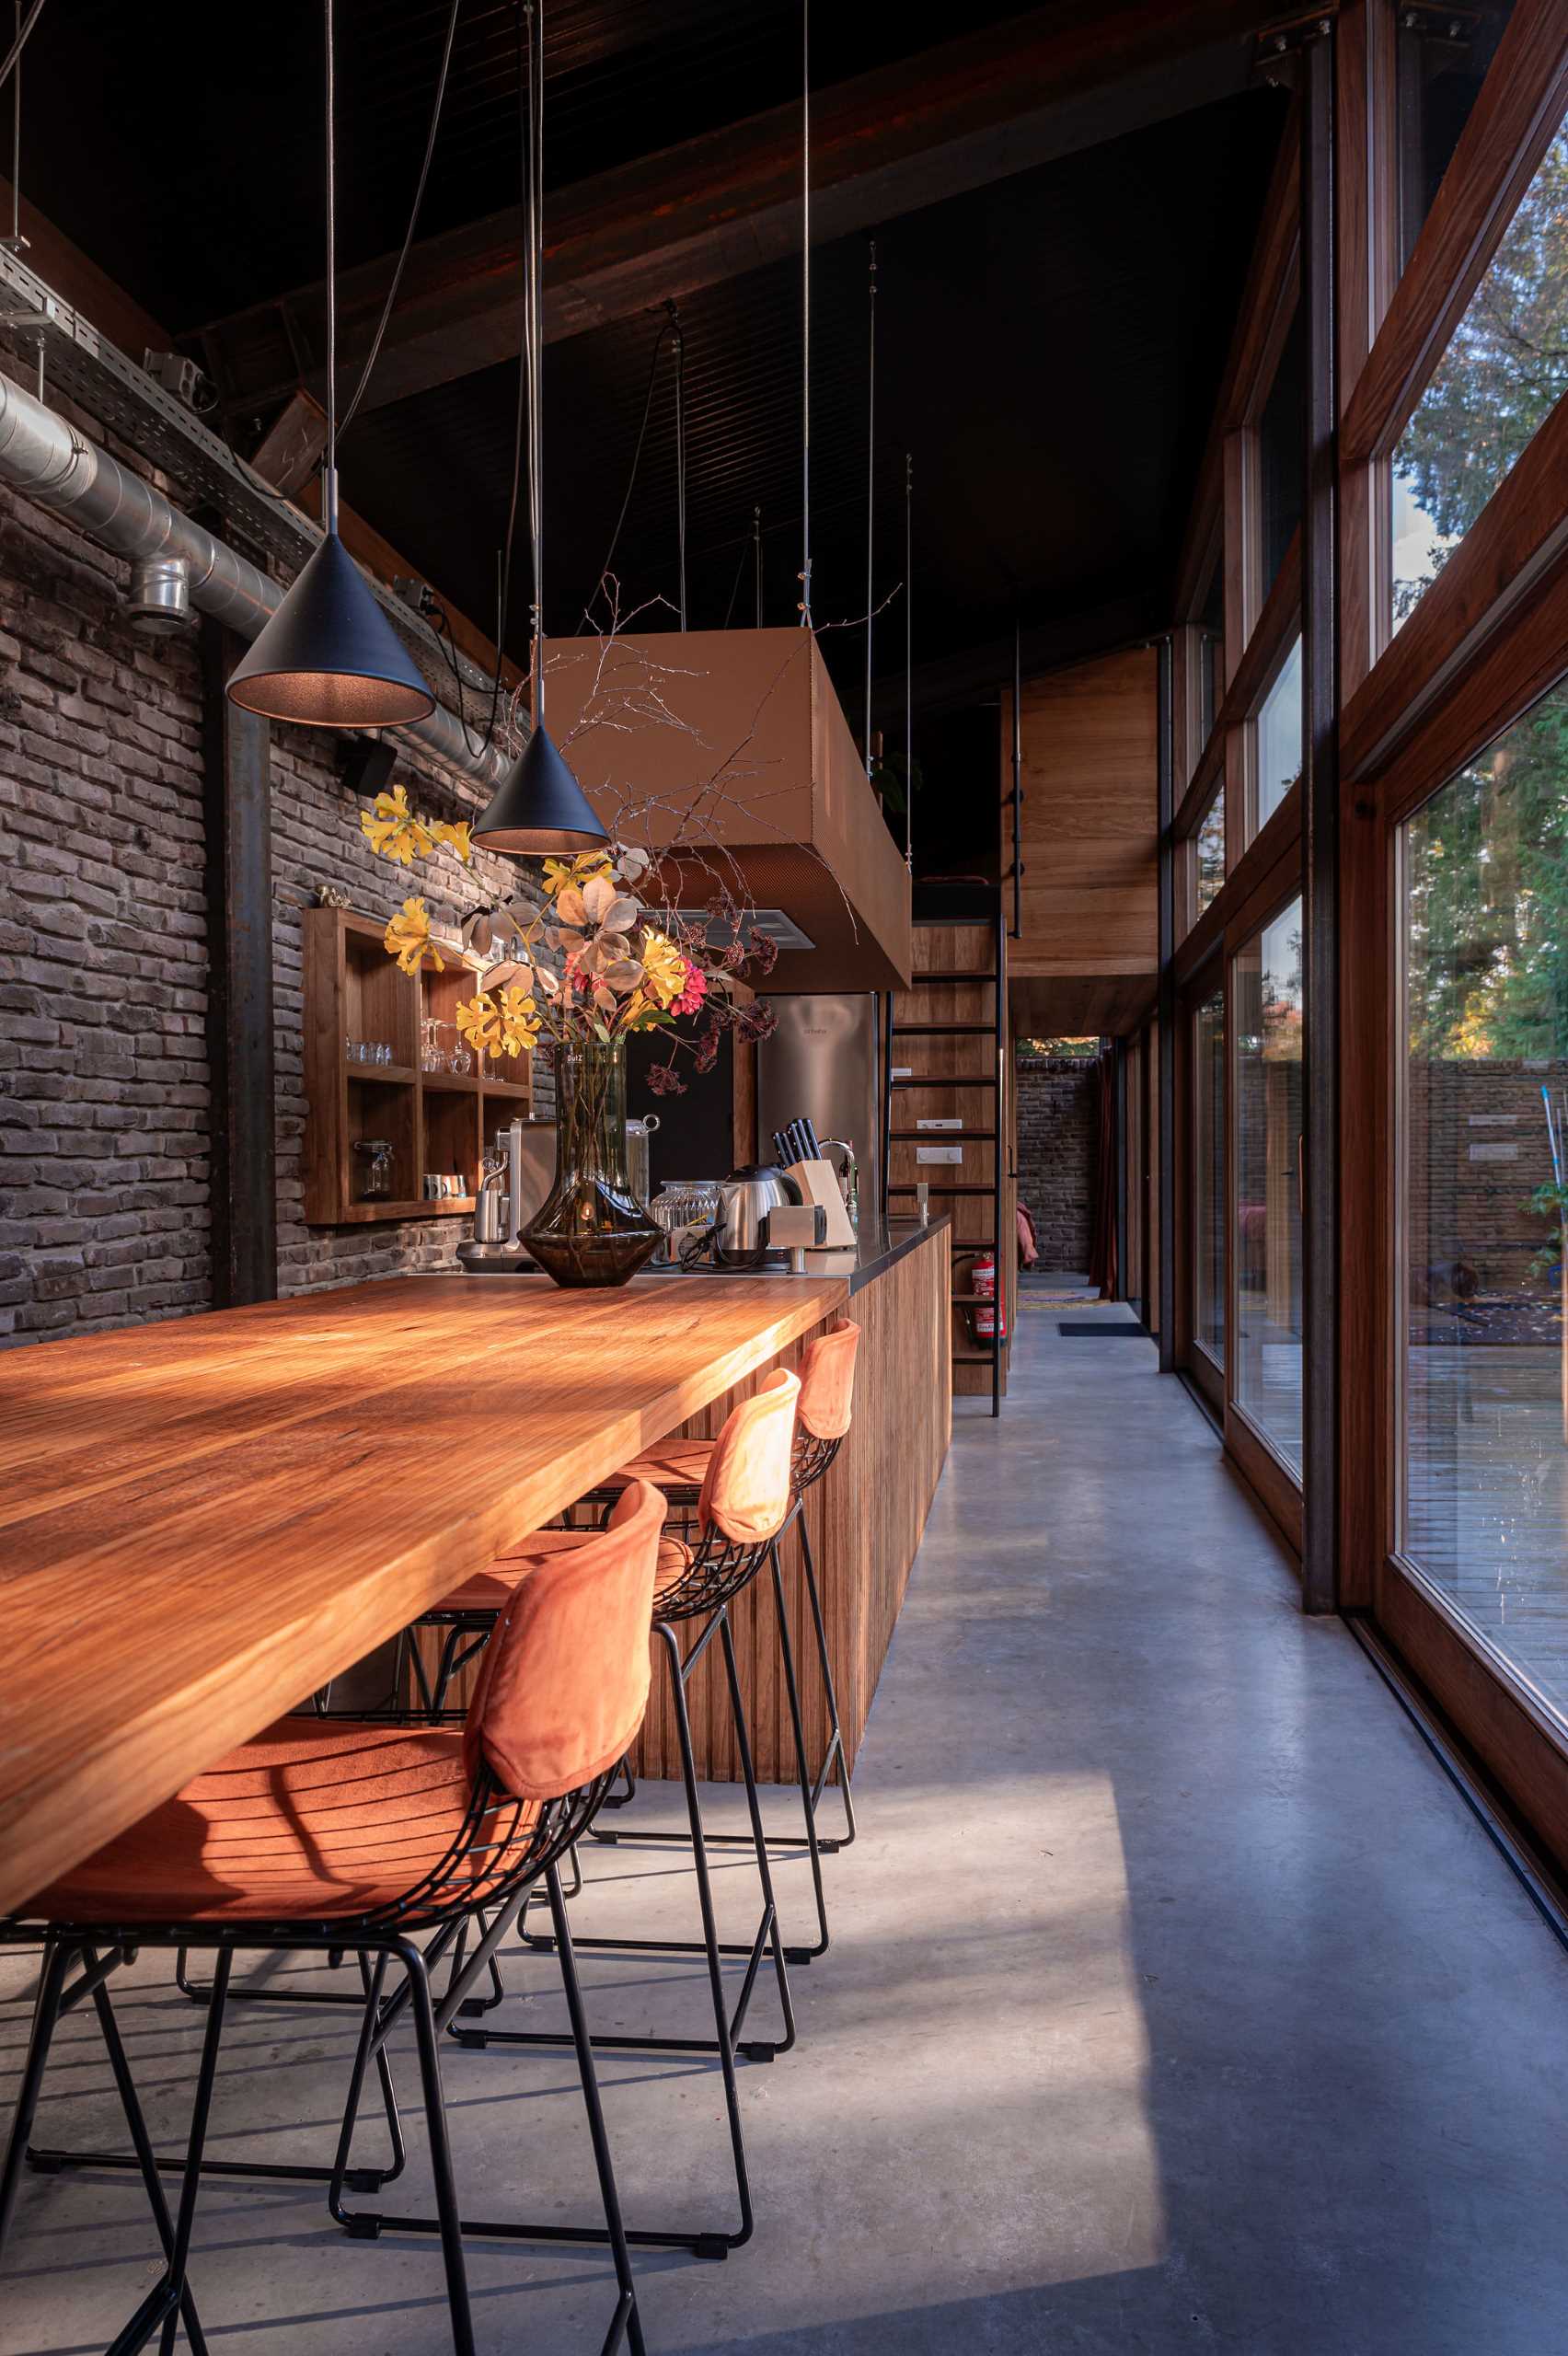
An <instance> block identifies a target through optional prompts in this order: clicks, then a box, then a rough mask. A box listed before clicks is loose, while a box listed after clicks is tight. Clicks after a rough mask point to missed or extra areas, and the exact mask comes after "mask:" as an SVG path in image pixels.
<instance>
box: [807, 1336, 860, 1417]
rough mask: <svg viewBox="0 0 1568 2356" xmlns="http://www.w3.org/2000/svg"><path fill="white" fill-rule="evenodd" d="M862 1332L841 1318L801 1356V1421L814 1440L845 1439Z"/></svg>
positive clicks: (808, 1346) (810, 1344) (809, 1345)
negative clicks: (856, 1354) (856, 1358)
mask: <svg viewBox="0 0 1568 2356" xmlns="http://www.w3.org/2000/svg"><path fill="white" fill-rule="evenodd" d="M859 1346H860V1329H859V1326H858V1325H855V1324H852V1323H851V1322H850V1321H849V1319H848V1318H847V1317H840V1318H839V1319H838V1320H837V1321H836V1322H835V1323H834V1324H832V1325H830V1326H829V1327H828V1329H827V1331H826V1333H825V1334H818V1335H817V1337H816V1339H815V1341H814V1342H808V1343H807V1344H806V1346H805V1348H804V1349H803V1350H802V1351H801V1410H800V1412H801V1423H802V1424H803V1425H804V1426H805V1428H806V1430H807V1431H809V1432H810V1434H811V1436H812V1438H813V1439H842V1438H843V1437H844V1435H845V1433H846V1432H847V1430H848V1428H849V1411H850V1405H851V1403H852V1402H853V1399H854V1396H855V1353H856V1351H857V1350H858V1349H859Z"/></svg>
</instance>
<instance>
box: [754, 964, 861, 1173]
mask: <svg viewBox="0 0 1568 2356" xmlns="http://www.w3.org/2000/svg"><path fill="white" fill-rule="evenodd" d="M771 1003H772V1006H773V1010H774V1012H775V1013H776V1014H777V1016H778V1029H777V1030H776V1031H775V1032H774V1034H773V1036H772V1037H771V1038H770V1039H764V1040H763V1041H762V1042H761V1044H760V1045H759V1046H758V1048H757V1051H756V1135H757V1150H758V1152H759V1153H760V1154H761V1156H762V1159H763V1160H764V1161H771V1160H772V1157H773V1143H772V1139H773V1132H774V1130H775V1129H781V1128H782V1127H783V1126H784V1125H785V1123H786V1122H787V1121H794V1120H799V1119H801V1118H802V1117H803V1118H804V1119H806V1120H808V1121H810V1122H811V1123H812V1124H813V1126H814V1128H815V1130H816V1133H817V1135H818V1137H819V1138H824V1139H825V1138H846V1139H847V1141H848V1143H849V1145H850V1146H851V1148H852V1149H853V1150H854V1154H855V1159H856V1161H857V1162H858V1163H859V1172H860V1211H861V1216H862V1217H865V1216H866V1215H867V1214H868V1213H870V1214H872V1215H874V1214H875V1213H876V1211H877V1210H878V1209H879V1207H880V1206H881V1203H882V999H881V998H880V997H879V996H878V994H877V993H876V992H875V991H874V990H859V991H856V992H854V993H853V994H848V995H846V996H844V997H841V998H825V997H824V998H817V997H810V998H803V997H797V996H793V995H784V994H780V995H778V996H777V997H775V998H774V999H772V1001H771Z"/></svg>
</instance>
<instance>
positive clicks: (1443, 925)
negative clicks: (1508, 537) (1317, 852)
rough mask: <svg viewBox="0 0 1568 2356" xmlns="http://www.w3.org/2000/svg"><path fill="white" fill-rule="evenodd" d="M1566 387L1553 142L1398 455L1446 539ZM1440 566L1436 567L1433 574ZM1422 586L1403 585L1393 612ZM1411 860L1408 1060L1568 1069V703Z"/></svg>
mask: <svg viewBox="0 0 1568 2356" xmlns="http://www.w3.org/2000/svg"><path fill="white" fill-rule="evenodd" d="M1565 389H1568V137H1564V136H1562V134H1560V135H1559V136H1558V138H1557V139H1555V140H1554V141H1553V143H1552V144H1551V148H1550V149H1549V150H1548V152H1547V156H1546V158H1545V160H1544V162H1543V163H1542V164H1541V167H1540V168H1539V171H1538V172H1537V174H1536V176H1535V179H1534V180H1533V181H1532V182H1531V184H1530V187H1529V189H1528V191H1527V192H1526V195H1525V198H1524V201H1523V202H1522V203H1521V205H1520V207H1519V210H1518V212H1517V213H1516V215H1515V217H1514V220H1513V222H1512V224H1511V225H1510V227H1509V229H1508V231H1507V233H1506V235H1505V237H1504V239H1503V242H1502V245H1501V246H1500V248H1498V252H1497V254H1496V257H1495V259H1494V260H1493V263H1492V266H1491V268H1490V269H1489V270H1488V271H1487V272H1486V275H1485V277H1484V278H1483V279H1482V283H1481V284H1480V286H1479V287H1478V288H1477V290H1476V293H1475V295H1474V296H1473V297H1472V299H1471V301H1470V306H1469V308H1468V309H1467V311H1466V313H1465V316H1464V318H1463V319H1462V320H1461V321H1460V323H1459V326H1458V329H1457V330H1456V332H1455V335H1454V339H1453V341H1452V342H1451V343H1450V345H1449V347H1448V349H1447V352H1446V353H1445V355H1444V357H1443V360H1442V363H1441V364H1440V366H1439V367H1438V370H1437V373H1436V375H1435V376H1434V377H1433V379H1432V382H1431V384H1430V385H1429V386H1428V387H1427V389H1426V391H1425V393H1424V395H1423V397H1422V399H1421V401H1420V403H1419V404H1418V406H1417V408H1416V410H1415V413H1414V415H1413V416H1412V419H1411V422H1410V424H1409V426H1408V427H1407V428H1406V431H1405V433H1404V435H1403V437H1402V439H1401V443H1400V445H1399V449H1398V451H1397V452H1396V454H1395V464H1396V468H1397V469H1398V471H1399V472H1400V474H1401V475H1402V476H1403V477H1404V478H1405V479H1406V481H1407V483H1408V484H1409V486H1410V488H1411V489H1412V491H1413V493H1414V496H1415V499H1416V502H1417V503H1418V505H1419V506H1420V507H1421V508H1422V509H1423V511H1424V513H1425V514H1427V515H1428V516H1430V518H1431V519H1432V522H1433V525H1435V529H1436V530H1437V531H1438V532H1439V533H1440V534H1442V535H1443V536H1445V537H1447V538H1448V539H1451V540H1457V539H1458V537H1461V536H1462V535H1463V534H1464V533H1465V532H1466V531H1467V530H1468V529H1469V527H1470V525H1472V524H1473V523H1474V521H1475V519H1476V517H1477V516H1478V515H1479V514H1481V511H1482V508H1483V507H1484V506H1485V504H1486V502H1487V501H1488V500H1489V499H1490V498H1491V497H1492V494H1493V491H1495V490H1496V488H1497V485H1498V484H1499V483H1500V482H1501V481H1502V479H1503V478H1504V476H1505V475H1506V473H1507V472H1508V470H1509V468H1511V467H1512V466H1513V464H1514V462H1515V460H1516V458H1517V457H1518V456H1519V453H1520V452H1521V451H1522V450H1523V449H1524V448H1525V446H1526V445H1527V444H1528V441H1529V440H1530V438H1531V436H1532V435H1533V434H1534V433H1535V432H1536V431H1537V429H1538V427H1539V425H1540V423H1541V422H1542V421H1543V419H1544V418H1545V417H1546V416H1547V414H1548V412H1549V411H1550V410H1551V409H1552V408H1553V407H1554V405H1555V404H1556V402H1557V400H1558V399H1559V398H1560V397H1561V396H1562V393H1563V391H1564V390H1565ZM1446 553H1447V551H1446V550H1444V549H1437V550H1436V551H1435V555H1434V569H1436V568H1437V567H1440V566H1441V564H1442V561H1443V559H1444V556H1445V554H1446ZM1429 579H1430V576H1428V581H1423V582H1419V583H1404V584H1401V599H1400V603H1401V609H1402V610H1405V611H1408V609H1409V607H1410V606H1412V604H1413V603H1414V602H1415V600H1416V598H1417V597H1418V596H1419V595H1420V594H1421V591H1422V590H1423V589H1424V588H1425V587H1426V586H1427V585H1428V582H1429ZM1409 854H1410V856H1409V884H1410V908H1409V914H1410V924H1411V936H1410V1008H1409V1012H1410V1034H1411V1037H1410V1045H1411V1052H1412V1054H1414V1055H1418V1056H1422V1057H1441V1056H1456V1057H1458V1056H1469V1057H1480V1056H1490V1057H1508V1058H1514V1057H1538V1056H1541V1057H1562V1055H1564V1054H1568V693H1565V692H1564V691H1563V690H1562V689H1561V688H1560V689H1558V690H1556V691H1555V692H1554V693H1553V694H1552V695H1551V696H1549V697H1548V698H1547V699H1545V701H1543V702H1542V703H1539V704H1538V705H1537V706H1536V708H1535V710H1533V711H1531V712H1528V713H1527V714H1526V715H1525V717H1524V718H1523V719H1522V720H1520V721H1518V722H1516V724H1515V726H1514V727H1513V728H1511V729H1510V730H1509V731H1508V733H1507V734H1506V735H1505V737H1503V738H1502V739H1501V740H1500V741H1499V742H1498V743H1497V744H1496V745H1493V748H1492V750H1491V751H1490V752H1489V753H1487V754H1485V755H1483V756H1482V757H1481V758H1480V759H1478V760H1476V761H1474V762H1472V763H1471V764H1470V767H1469V768H1466V769H1464V770H1462V771H1461V772H1460V774H1459V776H1458V777H1457V778H1455V779H1454V780H1451V781H1450V782H1449V784H1447V786H1446V787H1445V788H1444V789H1443V791H1442V792H1441V793H1439V794H1438V795H1437V796H1436V797H1435V799H1434V800H1433V801H1432V802H1430V803H1427V805H1426V807H1425V808H1424V810H1423V811H1421V812H1420V813H1419V814H1418V815H1417V816H1416V817H1415V818H1414V819H1413V820H1412V824H1411V826H1410V829H1409Z"/></svg>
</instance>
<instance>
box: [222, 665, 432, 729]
mask: <svg viewBox="0 0 1568 2356" xmlns="http://www.w3.org/2000/svg"><path fill="white" fill-rule="evenodd" d="M229 696H230V699H232V701H234V702H235V703H237V704H241V705H243V706H244V708H245V710H247V711H254V712H259V714H260V715H261V717H262V718H263V719H264V720H287V721H294V722H297V723H298V724H299V725H300V726H301V727H305V728H396V727H398V726H400V725H403V724H405V723H406V722H409V721H412V720H422V719H423V718H424V717H425V715H426V714H427V713H428V712H430V711H431V710H433V709H434V701H435V699H434V698H433V697H432V696H430V695H426V694H421V693H420V692H419V691H418V690H417V689H415V688H413V687H405V686H404V685H403V683H402V681H401V680H398V679H379V678H374V677H368V676H366V675H365V674H364V673H363V672H357V671H263V672H261V673H260V674H259V676H257V677H255V678H248V679H242V680H240V681H238V682H237V683H236V684H233V685H231V686H230V688H229Z"/></svg>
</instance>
